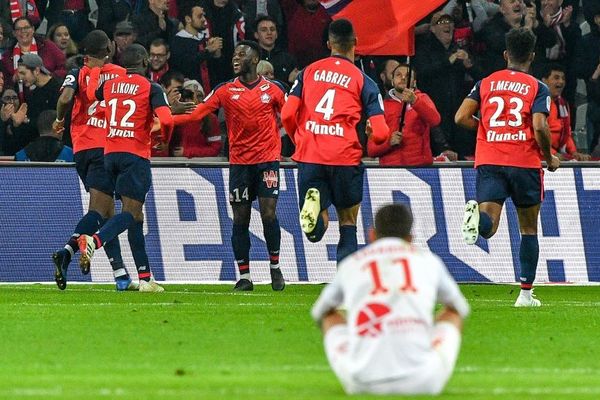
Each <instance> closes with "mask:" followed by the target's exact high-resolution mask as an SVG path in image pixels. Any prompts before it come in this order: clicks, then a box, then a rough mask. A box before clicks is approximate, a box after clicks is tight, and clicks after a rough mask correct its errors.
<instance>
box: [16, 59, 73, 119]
mask: <svg viewBox="0 0 600 400" xmlns="http://www.w3.org/2000/svg"><path fill="white" fill-rule="evenodd" d="M18 75H19V80H21V81H23V84H24V85H25V88H27V89H29V92H26V100H27V103H26V104H27V108H28V110H27V116H28V117H29V119H30V120H31V123H32V125H33V126H37V118H38V116H39V115H40V114H41V112H42V111H44V110H54V109H56V103H57V102H58V96H59V95H60V86H61V84H62V80H61V81H60V82H59V81H58V80H57V79H56V78H54V77H53V76H52V75H51V74H50V71H48V69H46V67H45V66H44V64H43V61H42V59H41V58H40V56H38V55H37V54H33V53H28V54H23V56H22V57H21V58H20V59H19V67H18Z"/></svg>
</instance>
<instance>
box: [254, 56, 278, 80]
mask: <svg viewBox="0 0 600 400" xmlns="http://www.w3.org/2000/svg"><path fill="white" fill-rule="evenodd" d="M256 73H257V74H259V75H260V76H264V77H265V78H267V79H271V80H274V79H275V69H274V68H273V64H271V63H270V62H268V61H266V60H260V61H259V62H258V64H257V65H256Z"/></svg>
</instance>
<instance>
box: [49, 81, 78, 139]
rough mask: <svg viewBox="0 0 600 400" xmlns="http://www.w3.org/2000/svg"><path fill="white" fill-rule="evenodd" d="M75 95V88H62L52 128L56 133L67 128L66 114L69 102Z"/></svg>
mask: <svg viewBox="0 0 600 400" xmlns="http://www.w3.org/2000/svg"><path fill="white" fill-rule="evenodd" d="M74 95H75V90H74V89H73V88H68V87H66V88H63V89H62V93H61V94H60V97H59V98H58V102H57V103H56V120H55V121H54V122H53V123H52V130H53V131H54V132H55V133H60V132H62V131H64V130H65V115H66V114H67V108H68V107H69V104H71V101H73V96H74Z"/></svg>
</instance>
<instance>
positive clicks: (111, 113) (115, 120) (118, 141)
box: [96, 74, 169, 158]
mask: <svg viewBox="0 0 600 400" xmlns="http://www.w3.org/2000/svg"><path fill="white" fill-rule="evenodd" d="M96 98H97V99H98V100H104V101H105V102H106V121H107V122H108V136H107V137H106V144H105V146H104V154H108V153H117V152H125V153H131V154H136V155H138V156H140V157H143V158H150V145H151V144H150V130H151V129H152V125H153V121H154V110H155V109H157V108H159V107H169V103H168V102H167V96H166V95H165V92H164V91H163V89H162V88H161V87H160V86H159V85H158V84H156V83H154V82H150V81H149V80H148V78H146V77H144V76H142V75H138V74H128V75H123V76H121V77H118V78H115V79H111V80H109V81H106V82H104V83H103V84H102V85H101V86H100V87H99V88H98V90H97V91H96Z"/></svg>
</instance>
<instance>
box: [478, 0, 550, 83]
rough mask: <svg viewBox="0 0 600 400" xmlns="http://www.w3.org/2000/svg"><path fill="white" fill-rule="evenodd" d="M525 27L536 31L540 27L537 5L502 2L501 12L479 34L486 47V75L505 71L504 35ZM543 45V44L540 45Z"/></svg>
mask: <svg viewBox="0 0 600 400" xmlns="http://www.w3.org/2000/svg"><path fill="white" fill-rule="evenodd" d="M521 26H524V27H526V28H529V29H532V30H533V29H535V28H537V26H538V21H537V19H536V7H535V4H533V3H532V4H531V6H530V7H526V6H525V3H524V2H523V0H500V12H499V13H497V14H496V15H494V16H493V17H492V18H491V19H490V20H488V22H486V23H485V24H484V25H483V27H482V28H481V31H480V32H479V36H480V40H481V42H482V44H483V46H484V51H483V54H482V57H481V62H482V66H483V72H484V75H489V74H491V73H492V72H495V71H499V70H501V69H504V67H505V66H506V61H505V60H504V51H505V50H506V43H505V40H504V35H506V34H507V33H508V31H509V30H510V29H511V28H518V27H521ZM538 44H541V43H538Z"/></svg>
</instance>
